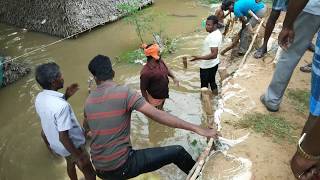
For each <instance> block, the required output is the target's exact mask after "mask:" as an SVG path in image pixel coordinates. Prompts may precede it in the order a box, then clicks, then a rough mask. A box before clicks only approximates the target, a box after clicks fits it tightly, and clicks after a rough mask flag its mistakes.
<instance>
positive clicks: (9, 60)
mask: <svg viewBox="0 0 320 180" xmlns="http://www.w3.org/2000/svg"><path fill="white" fill-rule="evenodd" d="M122 16H123V15H121V14H120V16H119V18H120V17H122ZM119 18H118V19H119ZM112 21H115V19H109V20H106V21H103V22H101V23H99V24H97V25H94V26H93V27H91V28H88V29H84V30H82V31H80V32H78V33H75V34H72V35H70V36H67V37H65V38H62V39H59V40H57V41H55V42H52V43H49V44H46V45H42V46H41V47H40V48H37V49H34V50H32V51H30V52H27V53H24V54H22V55H20V56H17V57H14V58H11V59H8V60H6V61H3V62H2V63H0V64H1V65H3V64H5V63H8V62H12V61H14V60H17V59H19V58H21V57H24V56H26V55H29V54H31V53H34V52H36V51H39V50H42V49H44V48H47V47H49V46H52V45H55V44H57V43H60V42H62V41H64V40H67V39H70V38H72V37H74V36H77V35H79V34H81V33H84V32H86V31H90V30H91V29H93V28H96V27H97V26H101V25H104V24H105V23H108V22H112Z"/></svg>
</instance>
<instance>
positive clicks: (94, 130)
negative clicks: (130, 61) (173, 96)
mask: <svg viewBox="0 0 320 180" xmlns="http://www.w3.org/2000/svg"><path fill="white" fill-rule="evenodd" d="M88 68H89V71H90V72H91V74H92V75H93V76H94V79H95V81H96V83H97V88H96V89H95V90H93V91H91V93H90V95H89V97H88V98H87V100H86V103H85V121H84V123H85V125H84V127H87V131H90V134H91V136H92V143H91V152H90V153H91V157H92V162H93V165H94V166H95V168H96V172H97V175H98V176H99V177H100V178H102V179H108V180H110V179H111V180H113V179H114V180H122V179H129V178H132V177H135V176H138V175H139V174H143V173H147V172H151V171H155V170H157V169H159V168H161V167H163V166H165V165H168V164H171V163H174V164H175V165H176V166H178V167H179V168H180V169H181V170H182V171H183V172H185V173H186V174H187V173H188V172H189V171H190V170H191V169H192V167H193V166H194V164H195V161H194V160H193V159H192V157H191V155H190V154H189V153H188V152H187V151H186V150H185V149H184V148H183V147H181V146H165V147H154V148H148V149H139V150H135V149H132V147H131V141H130V124H131V114H132V111H134V110H137V111H139V112H141V113H143V114H145V115H146V116H148V117H149V118H151V119H153V120H154V121H157V122H158V123H161V124H164V125H167V126H169V127H173V128H180V129H185V130H189V131H193V132H195V133H197V134H199V135H202V136H205V137H214V138H217V132H216V131H215V130H213V129H206V128H201V127H200V126H198V125H194V124H191V123H188V122H186V121H183V120H181V119H179V118H178V117H175V116H173V115H170V114H168V113H166V112H164V111H161V110H158V109H156V108H155V107H153V106H152V105H150V104H149V103H147V102H146V101H145V99H144V98H143V97H142V96H141V94H139V93H138V92H136V91H133V90H131V89H130V88H128V87H127V86H121V85H118V84H117V83H116V82H114V81H113V77H114V71H113V70H112V65H111V61H110V59H109V58H108V57H107V56H102V55H98V56H96V57H94V58H93V59H92V60H91V62H90V63H89V65H88Z"/></svg>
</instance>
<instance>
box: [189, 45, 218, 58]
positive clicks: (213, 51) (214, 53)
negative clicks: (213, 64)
mask: <svg viewBox="0 0 320 180" xmlns="http://www.w3.org/2000/svg"><path fill="white" fill-rule="evenodd" d="M210 52H211V53H210V54H208V55H205V56H192V59H191V60H190V61H198V60H211V59H216V58H217V57H218V47H211V48H210Z"/></svg>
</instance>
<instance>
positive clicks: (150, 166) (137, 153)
mask: <svg viewBox="0 0 320 180" xmlns="http://www.w3.org/2000/svg"><path fill="white" fill-rule="evenodd" d="M171 163H174V164H175V165H176V166H178V167H179V168H180V169H181V170H182V171H183V172H185V173H186V174H188V173H189V171H190V170H191V169H192V167H193V166H194V164H195V161H194V160H193V159H192V157H191V155H190V154H189V153H188V152H187V151H186V150H185V149H184V148H183V147H182V146H165V147H155V148H148V149H141V150H131V151H130V153H129V157H128V160H127V161H126V162H125V163H124V165H122V166H121V167H120V168H118V169H116V170H114V171H100V170H97V175H98V177H100V178H102V179H110V180H123V179H129V178H133V177H136V176H138V175H139V174H143V173H147V172H151V171H155V170H157V169H159V168H161V167H163V166H165V165H168V164H171Z"/></svg>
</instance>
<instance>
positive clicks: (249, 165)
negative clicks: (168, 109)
mask: <svg viewBox="0 0 320 180" xmlns="http://www.w3.org/2000/svg"><path fill="white" fill-rule="evenodd" d="M281 20H283V17H281ZM263 31H264V29H262V31H261V33H260V37H262V35H263ZM273 38H274V39H276V38H277V33H274V34H273ZM254 51H255V50H252V52H251V55H250V56H249V57H248V59H247V62H246V64H245V65H244V66H243V67H242V68H241V69H239V70H238V71H237V72H236V73H235V75H234V76H233V77H232V78H231V79H229V80H228V81H227V82H224V86H223V87H222V93H224V95H225V97H223V98H225V99H224V109H225V111H224V113H223V114H222V117H221V120H222V127H223V130H222V134H223V136H224V137H227V138H230V139H237V138H239V137H241V136H244V135H246V134H247V133H250V135H249V136H248V138H247V139H246V140H245V141H243V142H242V143H240V144H238V145H236V146H235V147H233V148H231V149H230V150H229V151H228V152H227V154H228V156H229V158H226V157H223V156H221V155H218V156H211V158H210V160H209V161H208V162H207V163H206V165H205V168H204V170H203V179H208V180H209V179H248V177H251V179H259V180H260V179H294V177H293V176H292V173H291V169H290V164H289V162H290V159H291V157H292V156H293V154H294V152H295V150H296V142H297V139H298V137H299V135H300V132H301V130H302V128H303V125H304V123H305V121H306V119H307V115H308V114H307V112H308V111H306V112H299V111H298V110H297V108H296V107H295V105H294V104H293V103H292V100H291V99H290V98H289V97H288V95H287V94H286V95H285V97H284V99H283V102H282V104H281V107H280V110H279V112H276V113H270V112H268V111H267V110H266V109H265V107H264V106H263V105H262V104H261V102H260V100H259V97H260V95H262V94H263V93H264V92H265V90H266V88H267V87H268V85H269V83H270V81H271V78H272V75H273V71H274V67H275V65H274V64H273V63H272V61H273V59H274V57H275V53H268V54H267V56H266V57H265V58H264V59H263V60H261V59H260V60H257V59H255V58H253V57H252V55H253V53H254ZM312 55H313V54H312V53H311V52H306V53H305V55H304V56H303V58H302V59H301V61H300V63H299V65H298V66H297V68H296V70H295V72H294V74H293V76H292V78H291V81H290V83H289V86H288V88H287V92H288V90H290V89H291V90H296V89H299V90H304V91H309V89H310V79H311V77H310V73H303V72H301V71H300V70H299V67H300V66H302V65H306V64H307V62H311V60H312ZM229 56H230V54H229ZM224 58H226V57H224ZM238 59H239V58H238ZM235 61H236V60H235ZM227 96H228V98H227ZM253 113H261V114H265V115H270V116H272V117H282V118H283V119H284V120H285V122H287V123H288V124H290V126H291V127H292V129H293V132H292V134H291V137H290V138H292V140H293V141H289V140H287V139H286V138H284V139H281V138H275V137H272V136H270V135H266V134H263V133H257V132H256V131H254V130H252V129H246V128H245V129H244V128H242V127H240V126H239V122H240V121H241V120H242V119H243V118H244V116H245V115H246V114H253ZM243 159H245V161H241V162H240V160H243ZM245 174H246V175H248V176H245Z"/></svg>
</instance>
